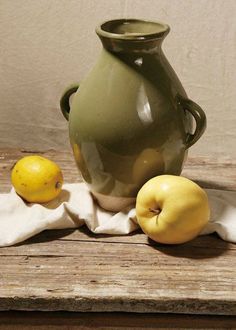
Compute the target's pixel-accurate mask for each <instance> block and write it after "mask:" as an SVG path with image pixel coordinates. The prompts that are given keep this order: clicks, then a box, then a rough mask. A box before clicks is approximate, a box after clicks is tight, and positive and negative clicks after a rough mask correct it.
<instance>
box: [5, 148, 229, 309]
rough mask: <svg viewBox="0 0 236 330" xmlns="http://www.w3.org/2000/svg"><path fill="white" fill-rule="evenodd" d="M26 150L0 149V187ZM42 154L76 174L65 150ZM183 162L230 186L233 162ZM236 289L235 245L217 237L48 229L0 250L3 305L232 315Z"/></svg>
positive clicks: (191, 171) (70, 177) (69, 177)
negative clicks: (165, 239)
mask: <svg viewBox="0 0 236 330" xmlns="http://www.w3.org/2000/svg"><path fill="white" fill-rule="evenodd" d="M37 153H38V152H37ZM26 154H28V153H25V152H23V153H22V152H20V151H16V150H8V149H5V150H2V151H1V152H0V167H1V168H0V172H1V173H2V176H1V177H0V187H1V188H0V189H1V191H6V190H9V188H10V181H9V178H10V170H11V167H12V165H13V164H14V162H15V161H16V160H17V159H19V158H20V157H22V155H26ZM44 155H45V156H46V157H49V158H51V159H53V160H55V161H57V162H58V164H59V165H60V166H61V167H62V170H63V172H64V174H65V181H66V182H73V181H74V180H78V181H79V180H80V179H81V178H80V177H79V175H78V171H77V169H76V166H75V164H74V161H73V158H72V155H71V153H70V152H55V151H49V152H47V153H44ZM188 164H189V165H188ZM188 164H186V174H187V175H188V176H190V177H197V178H198V180H202V182H203V178H204V176H205V174H204V173H207V175H206V177H207V178H208V181H207V182H206V181H204V183H205V184H208V185H212V184H215V183H214V180H213V175H212V174H210V173H214V176H215V177H216V178H218V181H217V180H216V184H215V186H217V187H218V188H222V187H223V188H226V189H236V180H235V174H234V173H235V168H236V162H233V161H228V160H225V161H224V163H223V165H222V163H221V162H220V161H217V160H215V162H214V161H213V160H210V159H208V160H207V162H206V161H205V159H202V158H197V159H194V160H193V161H192V160H191V159H190V160H189V163H188ZM196 164H197V165H196ZM207 164H208V165H207ZM226 165H227V166H226ZM224 167H225V171H224ZM213 169H214V170H213ZM221 171H222V173H221ZM224 172H225V173H226V174H225V177H226V180H225V181H224V180H223V179H222V176H223V177H224V175H223V173H224ZM196 173H197V175H196ZM218 173H221V177H220V175H218ZM232 182H233V183H232ZM235 293H236V247H235V245H234V244H230V243H227V242H224V241H223V240H221V239H219V238H218V237H217V236H216V235H209V236H205V237H199V238H197V239H195V240H193V241H191V242H188V243H186V244H183V245H178V246H163V245H160V244H156V243H154V242H153V241H151V240H150V239H148V238H147V236H145V235H144V234H142V233H141V232H140V231H138V232H137V233H133V234H131V235H127V236H108V235H94V234H91V233H89V231H88V230H87V229H86V228H81V229H80V230H58V231H46V232H44V233H42V234H40V235H37V236H36V237H34V238H32V239H30V240H28V241H27V242H24V243H23V244H20V245H18V246H14V247H6V248H1V249H0V309H1V310H9V309H17V310H68V311H84V312H88V311H92V312H94V311H96V312H97V311H106V312H108V311H111V312H112V311H125V312H141V313H144V312H163V313H170V312H172V313H191V314H219V315H220V314H223V315H236V294H235Z"/></svg>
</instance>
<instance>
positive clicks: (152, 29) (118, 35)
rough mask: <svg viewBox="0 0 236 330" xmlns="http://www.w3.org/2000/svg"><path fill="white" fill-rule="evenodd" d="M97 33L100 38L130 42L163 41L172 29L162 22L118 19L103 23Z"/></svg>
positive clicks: (97, 28)
mask: <svg viewBox="0 0 236 330" xmlns="http://www.w3.org/2000/svg"><path fill="white" fill-rule="evenodd" d="M95 31H96V33H97V34H98V36H100V37H105V38H111V39H117V40H128V41H145V40H155V39H162V38H163V37H164V36H165V35H166V34H168V33H169V31H170V27H169V25H167V24H165V23H162V22H160V21H153V20H146V19H137V18H118V19H112V20H108V21H105V22H102V23H101V24H99V25H98V26H97V27H96V29H95Z"/></svg>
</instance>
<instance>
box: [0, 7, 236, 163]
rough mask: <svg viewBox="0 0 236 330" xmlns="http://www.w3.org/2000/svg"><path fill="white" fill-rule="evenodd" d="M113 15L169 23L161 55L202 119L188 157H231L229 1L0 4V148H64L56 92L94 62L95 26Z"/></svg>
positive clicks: (232, 31)
mask: <svg viewBox="0 0 236 330" xmlns="http://www.w3.org/2000/svg"><path fill="white" fill-rule="evenodd" d="M117 17H138V18H146V19H155V20H161V21H163V22H166V23H168V24H169V25H170V26H171V30H172V31H171V33H170V34H169V35H168V37H167V38H166V40H165V43H164V47H163V48H164V51H165V53H166V55H167V58H168V59H169V61H170V63H171V65H172V66H173V67H174V69H175V70H176V72H177V74H178V76H179V78H180V80H181V82H182V83H183V85H184V87H185V89H186V91H187V93H188V95H189V97H190V98H192V99H193V100H195V101H196V102H198V103H199V104H200V105H201V106H202V107H203V108H204V110H205V112H206V114H207V118H208V128H207V131H206V133H205V134H204V136H203V137H202V138H201V140H200V141H199V142H198V143H197V144H196V145H195V146H194V147H192V148H191V154H195V155H196V154H200V155H209V154H216V155H217V154H218V155H220V154H223V155H225V156H234V157H235V156H236V150H235V145H236V114H235V111H236V110H235V104H236V93H235V92H236V88H235V87H236V74H235V67H236V19H235V17H236V1H235V0H119V1H117V0H116V1H114V0H97V1H95V0H94V1H92V0H0V87H1V88H0V100H1V102H0V146H12V147H25V148H36V149H39V150H42V149H48V148H60V149H61V148H67V147H69V141H68V133H67V123H66V121H64V119H63V117H62V115H61V113H60V112H59V107H58V104H59V98H60V95H61V93H62V91H63V89H64V87H65V86H67V85H68V84H69V83H71V82H74V81H78V80H79V81H80V80H82V79H83V77H84V76H85V75H86V74H87V73H88V71H89V69H90V68H91V67H92V65H93V64H94V62H95V61H96V57H97V55H98V53H99V51H100V48H101V45H100V41H99V40H98V38H97V36H96V35H95V33H94V27H95V26H96V25H97V24H98V23H99V22H101V21H104V20H106V19H111V18H117Z"/></svg>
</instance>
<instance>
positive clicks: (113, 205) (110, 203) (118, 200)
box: [91, 191, 136, 212]
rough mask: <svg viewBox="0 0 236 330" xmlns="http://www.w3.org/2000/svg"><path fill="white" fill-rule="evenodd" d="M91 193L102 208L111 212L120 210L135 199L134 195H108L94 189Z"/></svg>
mask: <svg viewBox="0 0 236 330" xmlns="http://www.w3.org/2000/svg"><path fill="white" fill-rule="evenodd" d="M91 193H92V195H93V196H94V197H95V199H96V200H97V202H98V204H99V205H100V206H101V207H102V208H103V209H104V210H106V211H111V212H120V211H122V210H123V209H124V208H126V207H128V206H131V205H132V204H133V205H134V204H135V200H136V198H135V197H116V196H108V195H103V194H100V193H97V192H94V191H92V192H91Z"/></svg>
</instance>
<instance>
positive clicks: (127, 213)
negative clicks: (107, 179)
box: [0, 183, 236, 247]
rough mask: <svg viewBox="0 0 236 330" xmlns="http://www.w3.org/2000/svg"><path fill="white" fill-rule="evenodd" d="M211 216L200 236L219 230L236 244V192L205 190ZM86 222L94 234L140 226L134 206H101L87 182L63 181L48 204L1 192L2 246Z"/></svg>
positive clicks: (116, 232) (129, 231)
mask: <svg viewBox="0 0 236 330" xmlns="http://www.w3.org/2000/svg"><path fill="white" fill-rule="evenodd" d="M206 192H207V194H208V197H209V203H210V208H211V218H210V221H209V223H208V224H207V225H206V227H205V228H204V230H203V231H202V233H201V235H206V234H210V233H213V232H217V233H218V235H219V236H220V237H221V238H222V239H223V240H225V241H229V242H233V243H236V192H233V191H222V190H215V189H206ZM82 225H86V226H87V227H88V228H89V230H90V231H91V232H93V233H95V234H110V235H127V234H129V233H131V232H133V231H135V230H137V229H138V228H139V226H138V223H137V220H136V215H135V207H134V205H133V206H130V207H128V208H126V209H124V210H122V211H121V212H118V213H112V212H108V211H105V210H103V209H102V208H101V207H99V206H98V205H97V204H96V202H95V201H94V199H93V198H92V195H91V194H90V192H89V190H88V188H87V186H86V185H85V184H84V183H72V184H64V186H63V190H62V192H61V194H60V195H59V196H58V197H57V198H56V199H55V200H53V201H51V202H49V203H46V204H42V205H41V204H28V203H26V202H24V201H23V200H22V198H21V197H19V196H18V195H17V194H16V193H15V190H14V189H12V190H11V191H10V193H6V194H0V246H1V247H3V246H10V245H14V244H16V243H20V242H22V241H24V240H26V239H28V238H30V237H32V236H34V235H36V234H38V233H40V232H42V231H44V230H47V229H63V228H64V229H65V228H79V227H81V226H82Z"/></svg>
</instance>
